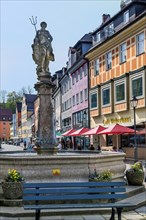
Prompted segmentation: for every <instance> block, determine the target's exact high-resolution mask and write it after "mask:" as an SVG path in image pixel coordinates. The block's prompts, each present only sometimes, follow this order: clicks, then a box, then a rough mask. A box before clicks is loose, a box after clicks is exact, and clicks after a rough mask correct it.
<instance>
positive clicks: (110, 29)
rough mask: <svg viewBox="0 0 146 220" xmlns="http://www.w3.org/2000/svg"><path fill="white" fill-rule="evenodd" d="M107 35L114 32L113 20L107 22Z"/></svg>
mask: <svg viewBox="0 0 146 220" xmlns="http://www.w3.org/2000/svg"><path fill="white" fill-rule="evenodd" d="M108 29H109V36H111V35H113V34H114V24H113V22H112V23H110V24H109V27H108Z"/></svg>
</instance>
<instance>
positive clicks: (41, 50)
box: [32, 21, 55, 72]
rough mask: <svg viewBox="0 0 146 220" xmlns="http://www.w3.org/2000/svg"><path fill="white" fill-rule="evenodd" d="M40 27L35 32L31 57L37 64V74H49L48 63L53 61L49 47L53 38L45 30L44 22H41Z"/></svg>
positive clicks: (51, 50) (50, 47)
mask: <svg viewBox="0 0 146 220" xmlns="http://www.w3.org/2000/svg"><path fill="white" fill-rule="evenodd" d="M40 26H41V29H40V30H38V31H37V32H36V36H35V38H34V43H33V44H32V49H33V54H32V57H33V60H34V61H35V63H36V64H37V72H49V62H50V61H54V60H55V58H54V54H53V49H52V45H51V42H52V40H53V37H52V36H51V34H50V32H49V31H48V30H46V27H47V23H46V22H44V21H43V22H41V24H40Z"/></svg>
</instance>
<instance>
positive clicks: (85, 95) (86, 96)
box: [84, 89, 88, 100]
mask: <svg viewBox="0 0 146 220" xmlns="http://www.w3.org/2000/svg"><path fill="white" fill-rule="evenodd" d="M84 97H85V100H87V99H88V91H87V89H85V90H84Z"/></svg>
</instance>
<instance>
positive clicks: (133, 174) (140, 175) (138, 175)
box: [126, 169, 144, 186]
mask: <svg viewBox="0 0 146 220" xmlns="http://www.w3.org/2000/svg"><path fill="white" fill-rule="evenodd" d="M126 177H127V181H128V184H129V185H134V186H142V185H143V180H144V172H143V171H142V172H137V171H135V170H133V169H129V170H127V171H126Z"/></svg>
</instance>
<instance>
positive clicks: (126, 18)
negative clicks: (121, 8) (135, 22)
mask: <svg viewBox="0 0 146 220" xmlns="http://www.w3.org/2000/svg"><path fill="white" fill-rule="evenodd" d="M128 22H129V11H125V12H124V24H127V23H128Z"/></svg>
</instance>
